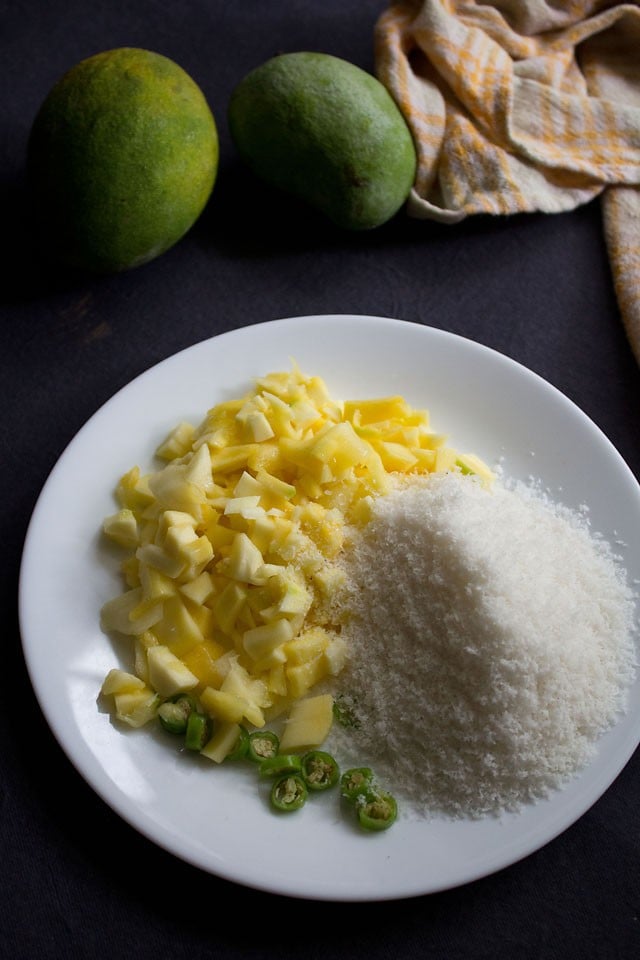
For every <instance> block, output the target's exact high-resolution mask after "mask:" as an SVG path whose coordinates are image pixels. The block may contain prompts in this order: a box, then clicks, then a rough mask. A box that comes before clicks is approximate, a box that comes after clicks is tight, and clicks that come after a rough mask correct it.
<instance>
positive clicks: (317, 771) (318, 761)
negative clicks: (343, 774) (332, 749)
mask: <svg viewBox="0 0 640 960" xmlns="http://www.w3.org/2000/svg"><path fill="white" fill-rule="evenodd" d="M302 777H303V779H304V782H305V783H306V785H307V787H308V789H309V790H314V791H320V790H330V789H331V787H333V786H335V784H336V783H337V782H338V780H339V779H340V768H339V766H338V763H337V761H336V760H335V759H334V757H332V756H331V754H330V753H326V752H325V751H324V750H309V752H308V753H305V755H304V756H303V758H302Z"/></svg>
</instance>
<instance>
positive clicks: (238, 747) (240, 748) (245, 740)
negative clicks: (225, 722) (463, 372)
mask: <svg viewBox="0 0 640 960" xmlns="http://www.w3.org/2000/svg"><path fill="white" fill-rule="evenodd" d="M248 749H249V731H248V730H247V728H246V727H243V726H242V724H240V732H239V733H238V739H237V740H236V743H235V746H234V747H233V749H232V750H231V752H230V753H228V754H227V755H226V757H225V758H224V759H225V760H242V759H243V758H244V757H246V755H247V751H248Z"/></svg>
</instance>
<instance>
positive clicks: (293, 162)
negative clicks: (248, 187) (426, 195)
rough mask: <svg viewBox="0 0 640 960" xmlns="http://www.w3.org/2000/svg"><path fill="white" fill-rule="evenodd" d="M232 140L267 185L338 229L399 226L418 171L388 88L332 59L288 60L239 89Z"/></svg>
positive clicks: (275, 62) (289, 56)
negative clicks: (391, 221)
mask: <svg viewBox="0 0 640 960" xmlns="http://www.w3.org/2000/svg"><path fill="white" fill-rule="evenodd" d="M228 121H229V130H230V133H231V138H232V140H233V142H234V144H235V147H236V149H237V151H238V153H239V155H240V156H241V158H242V159H243V160H244V161H245V162H246V164H247V165H248V166H249V168H250V169H251V170H252V171H253V172H254V174H256V176H258V177H259V178H261V179H262V180H263V181H265V182H266V183H269V184H270V185H271V186H273V187H276V188H277V189H279V190H282V191H284V192H286V193H288V194H290V195H293V196H295V197H297V198H299V199H300V200H302V201H305V202H306V203H308V204H310V205H311V206H313V207H315V208H316V209H317V210H319V211H321V213H323V214H325V215H326V216H327V217H328V218H329V219H330V220H332V221H333V222H334V223H336V224H337V225H338V226H340V227H343V228H346V229H349V230H368V229H372V228H374V227H378V226H380V225H381V224H383V223H385V222H386V221H387V220H389V219H391V217H393V216H394V214H395V213H397V211H398V210H399V209H400V207H401V206H402V205H403V203H404V202H405V200H406V198H407V196H408V194H409V191H410V189H411V187H412V185H413V181H414V177H415V172H416V151H415V146H414V143H413V139H412V136H411V133H410V131H409V128H408V126H407V124H406V122H405V119H404V117H403V116H402V114H401V112H400V110H399V108H398V107H397V105H396V103H395V101H394V100H393V98H392V97H391V95H390V94H389V92H388V90H387V89H386V87H384V86H383V84H382V83H380V81H379V80H377V79H376V78H375V77H373V76H372V75H371V74H369V73H367V72H366V71H365V70H362V69H360V68H359V67H357V66H355V65H354V64H352V63H349V62H348V61H346V60H342V59H340V58H339V57H334V56H331V55H330V54H326V53H313V52H299V53H284V54H280V55H278V56H275V57H273V58H272V59H270V60H267V61H266V62H265V63H263V64H262V65H261V66H259V67H257V68H256V69H255V70H252V71H251V73H249V74H247V75H246V76H245V77H244V79H243V80H241V81H240V83H239V84H238V85H237V86H236V88H235V89H234V91H233V92H232V95H231V99H230V101H229V108H228Z"/></svg>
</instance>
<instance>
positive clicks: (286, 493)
mask: <svg viewBox="0 0 640 960" xmlns="http://www.w3.org/2000/svg"><path fill="white" fill-rule="evenodd" d="M157 455H158V457H159V459H160V460H162V461H163V464H164V465H163V466H161V467H160V468H159V469H158V470H157V471H155V472H151V473H148V474H145V475H143V474H141V472H140V470H139V468H138V467H134V468H132V469H131V470H130V471H129V472H128V473H127V474H125V475H124V476H123V477H122V478H121V479H120V481H119V483H118V485H117V488H116V498H117V501H118V506H119V509H118V511H117V512H116V513H114V514H112V515H111V517H108V518H107V519H106V520H105V521H104V527H103V529H104V533H105V534H106V535H107V536H110V537H111V539H112V540H113V541H114V542H115V543H117V544H118V545H119V546H120V547H121V548H122V549H123V550H124V551H125V553H126V555H125V556H124V559H123V565H122V569H123V576H124V580H125V584H126V586H127V587H128V589H127V590H126V591H125V592H124V593H123V594H121V595H120V596H118V597H115V598H114V599H113V600H110V601H108V602H107V603H106V604H105V605H104V608H103V611H102V623H103V627H104V628H105V629H107V630H114V631H117V632H119V633H123V634H126V635H128V636H129V637H131V639H132V641H133V647H132V656H133V660H134V663H135V668H134V669H135V673H133V674H129V676H131V677H134V678H135V677H137V678H138V682H139V683H141V684H142V685H143V686H142V687H141V688H138V689H135V685H133V686H132V682H131V681H129V687H128V688H126V683H127V681H126V680H123V679H122V678H120V680H118V677H117V676H116V675H115V674H113V671H112V674H111V679H110V680H107V681H105V683H106V690H105V691H104V692H109V693H112V694H113V695H114V697H115V696H116V695H117V696H119V697H121V698H124V699H123V700H122V701H121V705H123V706H124V708H126V709H129V708H130V714H131V715H130V716H129V719H128V720H127V721H126V722H132V720H133V722H134V723H135V722H137V720H138V719H141V718H142V717H143V716H144V713H145V710H148V711H149V710H150V709H151V708H150V706H149V704H148V703H147V704H146V706H145V701H144V696H142V695H143V694H144V695H146V691H147V690H148V689H149V687H148V686H147V685H149V686H150V687H151V690H150V693H151V694H153V693H160V694H161V695H163V696H167V695H168V693H167V691H168V690H169V689H170V688H172V687H173V686H175V687H176V689H177V688H185V687H184V684H186V685H187V686H188V688H189V689H191V690H193V691H194V692H195V693H197V694H198V696H199V698H200V700H201V703H202V707H203V709H204V710H205V711H206V712H208V713H209V714H210V715H211V717H213V719H214V720H215V721H216V723H218V724H221V725H225V726H223V727H222V729H224V730H225V731H226V738H225V736H223V735H222V734H220V735H219V739H216V735H215V734H214V742H213V744H212V745H211V747H210V748H209V747H207V748H205V750H203V753H204V754H205V755H207V750H208V751H209V754H210V755H211V758H212V759H217V758H218V757H220V756H222V754H223V753H224V750H225V749H226V747H227V746H228V744H229V740H230V738H231V735H232V731H233V729H234V725H237V724H239V723H249V724H251V725H254V726H256V727H259V726H262V725H263V724H264V723H265V716H270V717H271V716H275V715H277V714H278V713H280V712H282V711H283V710H285V712H286V711H287V710H290V711H291V712H290V718H289V721H287V723H286V724H285V741H284V742H285V745H286V744H287V743H292V742H293V740H294V739H296V742H302V741H305V740H307V741H309V742H310V743H311V742H313V743H320V742H322V741H321V739H318V738H319V737H321V735H322V733H323V731H324V736H326V732H328V727H327V724H328V725H329V726H330V723H331V711H330V710H328V704H329V700H330V698H329V700H327V699H324V700H322V699H318V698H317V697H315V698H314V697H309V693H310V691H312V690H313V688H314V687H317V686H318V684H321V683H323V682H326V681H327V680H330V678H331V677H332V676H336V675H337V674H338V673H339V672H340V670H341V669H342V667H343V665H344V663H345V661H346V651H345V649H344V641H341V640H340V637H339V624H338V623H334V622H333V619H332V617H333V614H332V613H331V597H332V594H333V592H334V591H335V590H336V589H339V587H340V585H341V583H342V580H343V574H342V571H341V568H340V562H339V561H340V554H341V551H342V548H343V543H344V538H345V530H346V528H347V526H348V525H349V524H352V523H356V524H357V523H363V522H366V519H367V509H368V508H367V502H368V498H370V497H371V496H377V495H380V494H384V493H385V491H386V490H388V489H390V486H391V480H392V477H393V476H394V475H396V474H407V473H429V472H432V471H435V470H462V471H463V472H474V473H477V474H479V475H480V477H481V478H482V479H483V480H487V481H490V479H491V476H492V475H491V471H490V470H489V469H488V468H487V467H486V465H485V464H483V463H482V461H480V460H478V458H476V457H474V456H473V455H471V454H460V453H458V452H457V451H455V450H453V449H452V448H449V447H447V446H446V444H445V437H444V436H443V435H442V434H437V433H434V432H433V430H432V429H431V427H430V424H429V416H428V413H427V411H425V410H416V409H414V408H412V407H411V406H410V405H409V404H408V403H407V402H406V400H405V399H404V398H403V397H401V396H391V397H382V398H373V399H364V400H348V401H345V402H338V401H336V400H334V399H333V398H332V397H331V396H330V394H329V391H328V389H327V386H326V384H325V383H324V381H323V380H322V379H321V378H320V377H317V376H314V377H311V376H308V375H306V374H303V373H302V372H301V371H300V370H299V369H298V368H297V367H295V366H294V367H293V369H292V370H291V371H290V372H274V373H270V374H267V375H266V376H264V377H261V378H259V379H258V380H256V382H255V384H254V386H253V388H252V389H251V390H250V391H249V392H248V393H247V394H246V395H245V396H244V397H240V398H238V399H236V400H231V401H225V402H223V403H220V404H217V405H216V406H214V407H212V408H211V409H210V410H209V411H208V412H207V413H206V415H205V417H204V418H203V420H202V422H201V423H200V424H199V425H198V426H192V425H190V424H187V423H184V422H182V423H179V424H178V425H177V426H176V427H174V428H173V430H171V431H170V433H169V434H168V436H167V438H166V439H165V441H164V442H163V443H161V444H160V446H159V447H158V448H157ZM158 648H161V649H160V652H158ZM164 650H166V651H167V652H166V653H164V652H163V651H164ZM154 651H155V652H154ZM176 662H178V663H179V664H180V665H181V667H178V666H177V665H176ZM121 673H123V676H124V672H122V671H121ZM154 678H155V679H156V683H157V686H158V687H159V688H160V689H156V688H154V687H153V680H154ZM119 683H123V684H124V687H122V688H119ZM111 688H113V689H111ZM322 696H323V695H320V697H322ZM299 704H305V705H306V706H305V707H304V708H302V709H303V712H302V714H300V715H298V713H297V708H298V705H299ZM136 710H137V713H136ZM305 710H306V711H307V713H306V714H305V712H304V711H305ZM296 730H298V731H299V732H298V734H296V736H295V738H294V733H295V731H296ZM287 738H288V739H287Z"/></svg>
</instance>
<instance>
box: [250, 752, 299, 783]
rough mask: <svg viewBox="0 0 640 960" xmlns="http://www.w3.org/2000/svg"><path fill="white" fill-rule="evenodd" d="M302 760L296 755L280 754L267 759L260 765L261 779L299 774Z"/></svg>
mask: <svg viewBox="0 0 640 960" xmlns="http://www.w3.org/2000/svg"><path fill="white" fill-rule="evenodd" d="M301 772H302V760H301V759H300V757H299V756H298V755H297V754H296V753H282V754H278V755H277V756H275V757H268V758H267V759H266V760H263V761H262V763H261V764H260V776H261V777H282V776H284V775H285V774H300V773H301Z"/></svg>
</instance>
